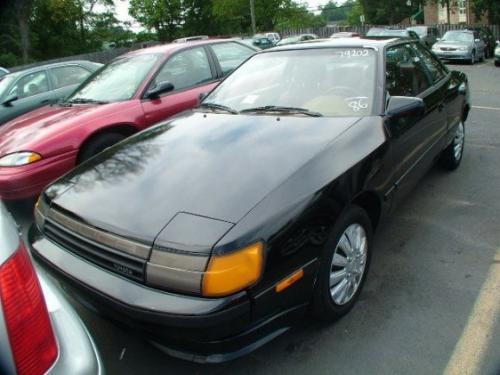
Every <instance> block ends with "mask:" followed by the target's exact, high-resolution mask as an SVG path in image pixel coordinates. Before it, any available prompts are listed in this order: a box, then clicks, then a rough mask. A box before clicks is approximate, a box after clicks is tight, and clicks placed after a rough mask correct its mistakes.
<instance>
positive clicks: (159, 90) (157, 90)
mask: <svg viewBox="0 0 500 375" xmlns="http://www.w3.org/2000/svg"><path fill="white" fill-rule="evenodd" d="M174 88H175V87H174V85H172V84H171V83H170V82H168V81H163V82H159V83H157V84H156V86H155V87H153V88H152V89H151V90H149V91H148V92H147V94H146V97H147V98H148V99H156V98H158V97H159V96H160V95H161V94H165V93H167V92H170V91H172V90H173V89H174Z"/></svg>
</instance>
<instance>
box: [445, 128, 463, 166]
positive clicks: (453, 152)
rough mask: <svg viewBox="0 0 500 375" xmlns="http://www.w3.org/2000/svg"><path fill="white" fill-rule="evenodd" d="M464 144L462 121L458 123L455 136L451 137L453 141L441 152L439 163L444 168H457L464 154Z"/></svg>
mask: <svg viewBox="0 0 500 375" xmlns="http://www.w3.org/2000/svg"><path fill="white" fill-rule="evenodd" d="M464 146H465V124H464V122H463V120H462V121H460V123H459V124H458V127H457V130H456V132H455V136H454V137H453V142H451V143H450V145H449V146H448V147H446V148H445V149H444V151H443V153H442V154H441V158H440V160H439V164H440V165H441V167H443V168H444V169H447V170H449V171H453V170H455V169H457V168H458V166H459V165H460V163H461V162H462V157H463V155H464Z"/></svg>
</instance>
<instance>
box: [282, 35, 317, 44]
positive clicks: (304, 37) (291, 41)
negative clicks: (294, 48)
mask: <svg viewBox="0 0 500 375" xmlns="http://www.w3.org/2000/svg"><path fill="white" fill-rule="evenodd" d="M316 39H318V36H317V35H316V34H300V35H294V36H289V37H287V38H284V39H281V40H280V41H279V42H278V43H277V44H276V45H277V46H286V45H288V44H295V43H301V42H307V41H310V40H316Z"/></svg>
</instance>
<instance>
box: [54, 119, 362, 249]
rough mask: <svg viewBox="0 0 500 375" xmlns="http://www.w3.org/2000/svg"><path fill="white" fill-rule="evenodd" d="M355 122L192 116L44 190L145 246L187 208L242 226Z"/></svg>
mask: <svg viewBox="0 0 500 375" xmlns="http://www.w3.org/2000/svg"><path fill="white" fill-rule="evenodd" d="M358 119H359V118H353V117H350V118H326V117H320V118H311V117H281V118H277V117H276V116H261V115H255V116H246V115H229V114H228V115H225V114H204V113H197V112H193V113H191V114H186V115H184V116H181V117H179V118H177V119H175V120H173V121H171V122H167V123H165V124H161V125H158V126H155V127H152V128H150V129H148V130H146V131H143V132H141V133H139V134H137V135H136V136H133V137H131V138H129V139H128V140H126V141H124V142H122V143H121V144H119V145H117V146H115V147H112V148H110V149H108V150H106V151H105V152H103V153H101V154H100V155H98V156H97V157H95V158H93V159H90V160H89V161H88V162H86V163H84V164H82V165H81V166H80V167H78V168H77V169H75V170H74V171H73V172H70V173H69V174H68V175H66V176H65V177H63V178H62V179H60V180H59V181H58V182H57V183H55V184H54V185H52V186H50V187H49V188H48V189H47V191H46V194H47V196H49V198H50V199H52V200H53V202H54V203H55V204H56V205H57V206H59V207H60V208H62V209H63V210H64V211H69V212H71V213H72V214H73V215H75V216H77V217H78V218H79V219H80V220H82V221H84V222H86V223H87V224H90V225H93V226H95V227H97V228H101V229H103V230H105V231H110V232H113V233H116V234H119V235H122V236H125V237H129V238H135V239H139V240H141V241H146V242H153V240H154V238H155V237H156V236H157V235H158V233H159V232H160V231H161V230H162V228H164V227H165V225H166V224H167V223H168V222H169V221H170V220H172V219H173V218H174V216H175V215H176V214H178V213H181V212H182V213H189V214H194V215H198V216H201V217H206V218H213V219H218V220H221V221H226V222H229V223H237V222H238V221H239V220H240V219H241V218H242V217H243V216H244V215H245V214H246V213H248V212H249V211H250V210H251V209H252V208H253V207H254V206H255V205H256V204H257V203H259V202H260V201H261V200H262V199H263V198H264V197H265V196H266V195H267V194H269V193H270V192H271V191H272V190H274V189H276V188H277V187H278V186H279V185H280V184H281V183H282V182H284V181H285V180H286V179H287V178H288V177H289V176H290V175H292V174H293V173H294V172H295V171H297V170H298V169H299V168H300V167H301V166H302V165H304V164H305V163H306V162H307V161H309V160H310V159H311V158H313V157H314V156H315V155H316V154H318V153H319V152H320V151H321V150H322V149H323V148H324V147H325V146H326V145H327V144H328V143H330V142H331V141H332V140H334V139H335V138H336V137H338V136H339V135H340V134H341V133H343V132H344V131H346V130H347V129H348V128H349V127H350V126H352V125H353V124H354V123H356V122H357V120H358ZM339 157H341V156H339Z"/></svg>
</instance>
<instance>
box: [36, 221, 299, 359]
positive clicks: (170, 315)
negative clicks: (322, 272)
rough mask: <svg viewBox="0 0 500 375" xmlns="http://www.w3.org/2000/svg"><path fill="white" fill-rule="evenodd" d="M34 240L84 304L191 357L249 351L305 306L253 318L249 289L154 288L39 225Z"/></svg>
mask: <svg viewBox="0 0 500 375" xmlns="http://www.w3.org/2000/svg"><path fill="white" fill-rule="evenodd" d="M29 246H30V249H31V252H32V254H33V255H34V257H35V259H37V260H38V261H40V263H41V264H42V265H43V266H44V267H45V268H46V269H47V270H48V271H51V272H53V273H54V274H55V275H56V276H57V278H58V279H59V280H60V281H61V282H62V284H63V285H64V287H65V288H67V289H68V290H70V291H71V292H72V295H73V296H74V297H75V298H76V299H77V300H78V301H79V302H81V303H82V304H83V305H85V306H86V307H88V308H90V309H91V310H93V311H95V312H97V313H99V314H102V315H104V316H106V317H108V318H110V319H111V320H113V321H114V322H115V323H118V324H119V325H121V326H125V327H126V328H129V329H131V330H133V331H135V332H136V333H138V334H139V335H141V336H143V337H144V338H146V339H147V340H149V341H151V342H153V343H154V344H155V345H156V346H158V347H160V349H162V350H164V351H165V352H167V353H168V354H170V355H172V356H176V357H180V358H182V359H186V360H190V361H195V362H200V363H206V362H211V363H215V362H223V361H227V360H231V359H234V358H237V357H239V356H242V355H245V354H247V353H249V352H251V351H252V350H254V349H256V348H258V347H259V346H261V345H263V344H265V343H266V342H268V341H270V340H272V339H273V338H274V337H276V336H278V335H279V334H281V333H283V332H284V331H286V330H287V329H288V328H289V327H290V326H291V324H292V323H293V322H294V321H296V319H297V318H299V317H300V316H302V314H303V313H304V312H305V309H306V305H300V306H296V307H294V308H291V309H288V310H285V311H282V312H280V313H279V314H276V315H273V316H271V317H266V318H264V319H261V320H259V321H252V320H251V301H250V298H249V296H248V294H247V293H246V292H240V293H237V294H235V295H232V296H229V297H225V298H216V299H210V298H201V297H193V296H187V295H179V294H174V293H168V292H164V291H160V290H156V289H152V288H149V287H147V286H144V285H141V284H137V283H134V282H132V281H130V280H128V279H124V278H122V277H121V276H119V275H116V274H112V273H110V272H107V271H106V270H104V269H101V268H98V267H96V266H95V265H92V264H90V263H88V262H86V261H85V260H83V259H81V258H79V257H77V256H75V255H73V254H71V253H69V252H67V251H65V250H64V249H62V248H61V247H59V246H58V245H56V244H54V243H53V242H51V241H49V240H48V239H46V238H44V237H41V236H39V235H38V232H37V230H36V229H35V228H34V227H32V228H31V231H30V238H29ZM73 275H78V279H77V278H75V277H74V276H73Z"/></svg>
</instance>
